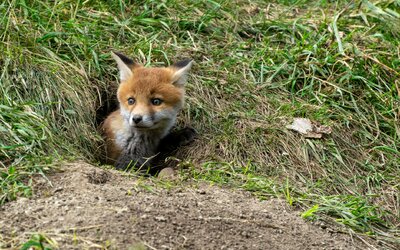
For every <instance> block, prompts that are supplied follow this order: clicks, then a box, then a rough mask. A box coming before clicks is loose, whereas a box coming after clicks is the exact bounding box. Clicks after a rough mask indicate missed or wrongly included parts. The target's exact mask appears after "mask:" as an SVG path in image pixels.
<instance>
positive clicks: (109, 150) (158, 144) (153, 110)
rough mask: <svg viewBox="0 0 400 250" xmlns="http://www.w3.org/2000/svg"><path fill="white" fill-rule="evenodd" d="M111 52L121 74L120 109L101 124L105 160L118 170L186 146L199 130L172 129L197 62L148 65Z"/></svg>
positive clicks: (185, 61)
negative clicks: (190, 72) (190, 71)
mask: <svg viewBox="0 0 400 250" xmlns="http://www.w3.org/2000/svg"><path fill="white" fill-rule="evenodd" d="M112 57H113V58H114V59H115V61H116V62H117V65H118V69H119V74H120V85H119V87H118V91H117V97H118V102H119V106H120V108H119V109H118V110H116V111H114V112H113V113H111V114H110V115H109V116H108V117H107V118H106V120H105V121H104V123H103V124H102V127H101V130H102V132H103V135H104V137H105V140H106V157H107V162H108V163H109V164H114V165H115V167H116V168H117V169H126V168H128V167H132V166H137V167H142V166H152V164H153V163H154V159H155V158H154V156H156V155H157V154H161V155H163V154H165V153H167V152H170V151H172V150H174V149H176V148H177V147H179V146H181V145H185V144H187V143H189V142H191V141H192V140H193V139H194V137H195V135H196V132H195V131H194V130H193V129H191V128H188V127H187V128H184V129H182V130H179V131H176V132H170V131H171V129H172V127H173V126H174V125H175V122H176V117H177V115H178V113H179V111H180V110H181V108H182V106H183V103H184V93H185V91H184V84H185V82H186V78H187V74H188V72H189V70H190V68H191V66H192V63H193V61H192V60H184V61H181V62H178V63H175V64H173V65H172V66H170V67H166V68H145V67H143V66H142V65H140V64H137V63H135V62H134V61H133V60H132V59H130V58H128V57H126V56H124V55H122V54H120V53H116V52H115V53H112ZM152 159H153V160H152Z"/></svg>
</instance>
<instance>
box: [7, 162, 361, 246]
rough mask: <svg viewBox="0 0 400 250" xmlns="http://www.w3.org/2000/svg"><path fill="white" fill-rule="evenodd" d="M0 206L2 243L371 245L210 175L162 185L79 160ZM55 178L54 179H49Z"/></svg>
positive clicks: (283, 205)
mask: <svg viewBox="0 0 400 250" xmlns="http://www.w3.org/2000/svg"><path fill="white" fill-rule="evenodd" d="M48 178H49V180H50V182H49V181H45V180H43V181H40V182H38V183H36V184H35V190H34V191H35V195H34V196H33V197H32V198H30V199H27V198H19V199H18V200H17V201H14V202H9V203H7V204H5V205H4V206H2V207H1V208H0V234H1V235H0V236H1V237H2V238H0V239H1V240H0V242H2V243H0V248H2V249H7V248H15V247H16V246H20V244H21V243H22V242H25V241H26V240H28V239H29V238H30V237H31V234H32V233H33V232H40V233H43V234H45V235H46V236H47V237H49V238H51V239H53V240H56V242H57V244H58V247H59V248H60V249H89V248H90V249H102V248H104V249H368V246H366V245H365V244H364V243H363V242H362V241H359V240H358V239H355V238H351V237H350V236H349V235H348V234H342V233H338V232H335V230H334V229H332V228H329V227H325V226H324V227H323V228H321V226H317V225H313V224H311V223H309V222H306V221H304V220H303V219H301V217H300V213H299V211H293V210H292V209H291V208H288V207H287V206H286V205H285V202H283V201H280V200H276V199H274V200H268V201H260V200H258V199H257V198H255V197H254V196H252V195H251V194H249V193H247V192H243V191H239V190H232V189H224V188H220V187H217V186H212V185H210V184H207V183H200V184H199V183H179V185H172V186H170V187H168V185H160V184H154V183H152V181H151V179H146V178H139V177H132V176H127V175H126V174H124V173H121V172H118V171H115V170H103V169H100V168H97V167H94V166H91V165H89V164H86V163H82V162H78V163H73V164H68V165H66V166H64V167H63V168H62V169H61V171H57V172H56V173H53V174H51V175H50V176H48ZM50 183H51V185H50Z"/></svg>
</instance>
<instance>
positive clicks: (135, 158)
mask: <svg viewBox="0 0 400 250" xmlns="http://www.w3.org/2000/svg"><path fill="white" fill-rule="evenodd" d="M154 147H155V146H152V145H147V144H146V143H145V142H143V141H142V140H140V138H139V139H137V138H133V139H131V140H130V142H129V143H128V145H127V147H126V148H125V149H124V150H123V151H122V153H121V155H120V156H119V157H118V159H117V161H116V163H115V167H116V168H117V169H120V170H127V169H129V168H136V169H143V168H145V169H147V168H148V167H150V166H151V163H152V158H153V156H154V155H155V152H154V149H153V148H154Z"/></svg>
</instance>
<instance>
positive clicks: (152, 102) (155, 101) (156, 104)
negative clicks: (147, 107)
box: [151, 98, 163, 106]
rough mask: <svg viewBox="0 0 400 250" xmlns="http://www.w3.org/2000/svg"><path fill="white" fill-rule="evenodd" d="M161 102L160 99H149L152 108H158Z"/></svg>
mask: <svg viewBox="0 0 400 250" xmlns="http://www.w3.org/2000/svg"><path fill="white" fill-rule="evenodd" d="M162 102H163V101H162V100H161V99H160V98H153V99H151V104H153V105H154V106H158V105H161V103H162Z"/></svg>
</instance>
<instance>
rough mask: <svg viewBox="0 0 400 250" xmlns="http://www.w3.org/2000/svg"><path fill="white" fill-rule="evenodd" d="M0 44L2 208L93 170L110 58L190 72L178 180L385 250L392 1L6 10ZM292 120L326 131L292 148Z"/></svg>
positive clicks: (393, 90) (399, 14)
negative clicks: (272, 201)
mask: <svg viewBox="0 0 400 250" xmlns="http://www.w3.org/2000/svg"><path fill="white" fill-rule="evenodd" d="M0 41H1V42H0V49H1V51H2V52H3V53H1V55H0V65H1V73H0V83H1V85H0V111H1V112H0V160H1V165H0V172H1V173H0V174H1V185H0V199H1V200H0V202H1V203H3V202H5V201H8V200H12V199H14V198H15V197H17V196H20V195H29V193H30V192H31V190H30V188H29V187H30V182H32V180H34V178H33V177H32V176H34V175H35V174H38V173H39V174H40V173H43V171H44V170H46V169H48V168H50V167H51V166H52V165H54V164H56V162H58V161H60V160H62V159H63V158H70V157H72V158H74V157H75V158H76V157H78V158H85V159H87V160H89V161H92V162H96V159H97V157H98V154H99V152H100V151H99V147H100V145H101V140H100V137H99V135H98V133H97V131H96V127H97V125H98V123H99V122H100V121H101V119H102V118H103V117H104V115H106V113H107V112H108V111H111V109H112V108H113V107H115V99H114V90H115V88H116V80H117V78H116V76H117V71H116V67H115V63H114V62H113V61H112V60H111V58H110V54H109V52H110V50H118V51H122V52H124V53H125V54H127V55H130V56H131V57H133V58H135V59H136V60H137V61H138V62H141V63H143V64H149V65H154V66H163V65H169V64H170V63H171V62H174V61H176V60H179V59H182V58H187V57H190V58H193V59H194V60H195V61H196V65H195V66H194V68H193V74H192V76H191V78H190V81H189V84H188V87H187V94H188V98H187V103H186V106H185V109H184V111H183V112H182V114H181V116H180V117H181V118H180V124H190V125H192V126H193V127H195V128H196V129H197V130H198V132H199V134H200V138H199V140H198V141H197V142H196V143H195V144H194V145H192V146H191V147H188V148H186V149H185V150H184V151H182V152H181V154H180V155H179V157H180V158H182V159H185V160H186V161H188V162H189V163H188V164H186V165H190V166H196V168H195V169H192V170H191V171H190V173H189V175H188V176H189V177H190V178H197V179H207V180H210V181H213V182H217V183H223V184H230V185H233V186H235V187H241V188H244V189H246V190H251V191H254V192H255V193H256V194H257V195H259V196H260V197H268V196H279V197H283V198H286V199H287V200H288V202H289V203H290V204H293V205H296V206H300V207H302V208H303V209H304V211H308V212H307V213H305V214H304V217H308V218H311V219H315V218H322V219H327V218H328V219H329V218H330V219H332V220H335V221H338V222H340V223H342V224H345V225H347V226H348V228H351V229H354V230H356V231H358V232H363V233H368V234H371V235H376V236H379V237H384V238H385V239H386V240H387V241H386V242H387V243H385V244H389V245H388V246H390V245H392V244H395V243H393V242H396V241H397V242H398V241H399V239H398V238H399V232H398V231H396V228H397V227H398V225H399V223H400V219H399V217H400V214H399V213H400V212H399V211H400V197H399V191H400V190H399V189H400V187H399V183H400V144H399V143H400V142H399V137H400V122H399V116H400V100H399V98H400V97H399V96H400V73H399V71H400V56H399V55H400V49H399V47H400V42H399V41H400V3H399V2H398V1H374V2H372V1H354V2H351V3H348V1H337V2H331V1H274V2H273V3H265V1H218V2H216V1H184V2H182V1H165V2H160V1H139V2H137V1H132V3H130V2H129V1H126V2H124V1H109V2H107V1H104V2H99V1H55V2H54V1H43V0H40V1H39V0H38V1H23V0H7V1H5V2H4V3H2V4H0ZM294 117H306V118H309V119H311V120H313V121H315V122H319V123H321V124H323V125H328V126H331V128H332V133H331V134H330V135H329V136H326V137H325V138H323V139H321V140H315V139H306V138H304V137H302V136H300V135H299V134H296V133H295V132H292V131H289V130H288V129H286V128H285V126H286V125H288V124H289V123H291V121H292V120H293V118H294ZM311 208H312V210H309V209H311Z"/></svg>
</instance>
